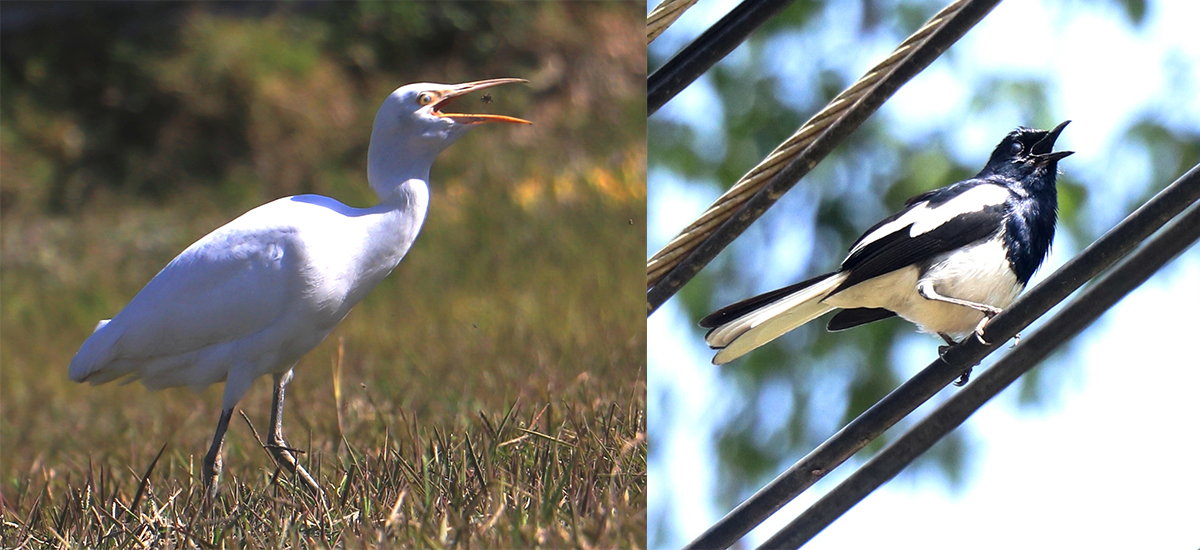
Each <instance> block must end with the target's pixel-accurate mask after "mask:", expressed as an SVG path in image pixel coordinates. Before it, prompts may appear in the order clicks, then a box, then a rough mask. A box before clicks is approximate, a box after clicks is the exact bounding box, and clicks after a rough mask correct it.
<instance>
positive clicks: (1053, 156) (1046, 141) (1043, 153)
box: [1030, 120, 1075, 161]
mask: <svg viewBox="0 0 1200 550" xmlns="http://www.w3.org/2000/svg"><path fill="white" fill-rule="evenodd" d="M1070 123H1071V121H1069V120H1066V121H1063V123H1062V124H1059V125H1058V126H1055V127H1054V129H1053V130H1050V132H1049V133H1047V134H1046V137H1044V138H1042V139H1040V140H1038V142H1037V143H1035V144H1033V149H1032V150H1031V151H1030V152H1031V153H1032V154H1033V156H1035V157H1037V158H1038V159H1039V160H1043V161H1056V160H1059V159H1061V158H1065V157H1069V156H1071V155H1073V154H1075V151H1057V152H1055V151H1054V142H1055V140H1057V139H1058V134H1061V133H1062V131H1063V128H1066V127H1067V125H1068V124H1070Z"/></svg>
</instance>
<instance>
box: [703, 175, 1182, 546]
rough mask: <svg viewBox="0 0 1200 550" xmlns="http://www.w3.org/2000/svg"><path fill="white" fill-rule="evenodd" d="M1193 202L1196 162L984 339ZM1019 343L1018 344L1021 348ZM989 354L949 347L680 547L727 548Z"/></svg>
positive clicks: (1059, 294) (1043, 307) (1032, 312)
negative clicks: (697, 536)
mask: <svg viewBox="0 0 1200 550" xmlns="http://www.w3.org/2000/svg"><path fill="white" fill-rule="evenodd" d="M1198 200H1200V165H1197V166H1195V167H1192V169H1191V170H1189V171H1188V172H1187V173H1186V174H1184V175H1183V176H1181V177H1180V178H1179V179H1177V180H1175V181H1174V182H1173V183H1171V185H1168V186H1167V187H1166V188H1165V189H1163V190H1162V191H1159V192H1158V193H1157V194H1156V195H1155V196H1154V197H1153V198H1151V199H1150V200H1149V201H1147V202H1146V203H1145V204H1143V205H1142V206H1141V208H1138V209H1137V210H1136V211H1134V212H1133V213H1132V214H1130V215H1129V216H1127V217H1126V218H1125V219H1124V220H1122V221H1121V222H1120V223H1118V224H1117V225H1116V226H1115V227H1113V228H1112V229H1111V230H1109V231H1108V232H1107V233H1105V234H1104V235H1102V236H1101V237H1100V238H1099V239H1096V241H1095V242H1093V243H1092V244H1091V245H1089V246H1088V247H1087V248H1086V249H1084V250H1083V251H1082V252H1080V253H1079V255H1078V256H1076V257H1075V258H1072V259H1071V260H1070V261H1068V262H1067V263H1066V264H1065V265H1063V266H1062V267H1061V268H1059V269H1058V271H1055V272H1054V273H1053V274H1052V275H1050V276H1049V277H1047V278H1046V279H1045V280H1044V281H1042V283H1040V284H1039V285H1037V286H1036V287H1034V288H1033V289H1031V290H1030V291H1029V292H1026V293H1025V294H1024V295H1023V296H1022V297H1021V298H1020V299H1018V300H1017V301H1016V302H1015V303H1013V304H1012V305H1011V306H1009V307H1008V308H1007V309H1006V310H1004V312H1003V313H1001V314H1000V315H998V316H997V317H996V318H995V319H992V321H991V322H989V323H988V325H987V328H986V330H985V337H986V338H987V340H988V341H990V342H996V343H997V344H999V343H1001V342H1006V341H1008V339H1009V338H1012V336H1013V335H1014V334H1016V333H1017V332H1018V331H1020V330H1022V329H1024V328H1025V327H1026V326H1028V325H1029V324H1030V323H1031V322H1033V320H1034V319H1037V318H1038V317H1040V316H1042V315H1044V314H1045V313H1046V312H1047V311H1049V310H1050V309H1051V308H1053V307H1054V306H1055V305H1057V304H1058V303H1059V302H1061V301H1062V300H1063V299H1064V298H1066V297H1067V296H1068V295H1070V294H1071V293H1072V292H1074V291H1075V290H1076V289H1078V288H1079V287H1080V286H1082V285H1083V284H1084V283H1085V282H1087V281H1089V280H1091V279H1092V278H1094V277H1095V276H1096V275H1098V274H1100V273H1101V272H1102V271H1104V270H1105V269H1107V268H1108V267H1109V266H1111V265H1112V264H1113V263H1115V262H1116V261H1117V260H1118V259H1120V258H1121V257H1123V256H1125V255H1126V254H1128V253H1129V252H1130V251H1132V250H1133V249H1134V248H1136V247H1137V245H1138V243H1140V242H1142V241H1144V240H1145V239H1146V238H1147V237H1149V236H1150V235H1152V234H1153V233H1154V232H1155V231H1158V229H1160V228H1161V227H1162V226H1163V225H1164V224H1166V223H1167V222H1168V221H1170V220H1171V219H1172V218H1174V217H1175V216H1177V215H1178V214H1179V213H1180V212H1182V211H1183V210H1184V209H1185V208H1187V206H1188V205H1189V204H1192V203H1194V202H1196V201H1198ZM1022 345H1024V342H1023V343H1022ZM994 349H996V347H995V346H992V347H987V346H984V345H983V344H981V343H979V342H978V341H977V340H976V339H974V338H968V339H967V340H966V341H965V342H963V343H962V344H959V345H957V346H954V347H953V348H951V349H950V350H949V351H947V352H946V354H945V360H944V361H942V360H937V361H934V362H933V363H931V364H930V365H929V366H927V367H925V369H923V370H922V371H921V372H920V373H918V374H917V375H916V376H914V377H912V378H911V379H909V380H908V381H906V382H905V383H904V384H902V385H900V386H899V387H898V388H896V389H895V390H893V391H892V392H891V393H889V394H888V395H887V396H885V397H884V398H883V399H880V400H879V402H877V403H876V404H875V405H873V406H872V407H871V408H870V409H867V410H866V411H865V412H863V413H862V414H861V415H859V416H858V418H855V419H854V420H853V421H851V422H850V423H849V424H847V425H846V427H844V428H842V429H841V430H840V431H838V432H837V433H836V434H834V435H833V436H831V437H830V438H829V439H827V440H825V442H824V443H822V444H821V445H820V446H818V447H817V448H816V449H813V451H812V452H810V453H809V454H808V455H807V456H805V457H804V458H803V459H801V460H800V461H799V462H797V463H796V464H795V465H793V466H792V467H791V468H788V470H787V471H785V472H784V473H782V474H780V475H779V477H777V478H775V480H773V481H772V482H771V483H769V484H767V485H766V486H765V487H763V488H762V489H760V490H759V491H758V492H757V493H755V494H754V495H753V496H751V497H750V498H748V499H746V501H745V502H743V503H742V504H740V505H738V507H737V508H735V509H734V510H733V511H732V512H730V513H729V514H727V515H726V516H725V517H724V518H721V520H720V521H718V522H717V523H715V524H714V525H713V526H712V527H710V528H709V529H708V531H706V532H705V533H704V534H702V535H700V537H699V538H697V539H696V540H694V541H692V542H691V544H689V545H688V546H686V547H685V548H689V549H698V548H728V547H730V546H732V545H733V544H734V543H735V542H737V541H738V540H739V539H741V538H742V537H744V536H746V533H749V532H750V531H751V530H752V529H754V528H755V527H757V526H758V525H759V524H760V523H762V522H763V520H765V519H766V518H767V517H769V516H770V515H771V514H774V513H775V512H776V511H778V510H779V509H780V508H782V507H783V506H784V505H785V504H787V503H788V502H791V501H792V499H794V498H796V496H798V495H799V494H800V493H801V492H803V491H804V490H805V489H808V488H809V487H811V486H812V485H813V484H814V483H816V482H817V480H819V479H821V478H822V477H824V475H825V474H827V473H828V472H829V471H830V470H832V469H834V468H836V467H837V466H838V465H840V464H842V463H843V462H844V461H845V460H846V459H848V458H850V457H851V456H852V455H854V453H856V452H858V451H859V450H861V449H862V448H863V447H865V446H866V445H867V444H868V443H869V442H871V441H873V440H874V439H875V438H877V437H879V435H880V434H882V433H883V432H884V431H886V430H888V429H889V428H891V427H892V426H894V425H895V424H896V423H897V422H898V421H899V420H900V419H901V418H903V417H905V416H907V415H908V414H909V413H911V412H912V411H913V410H916V408H917V407H919V406H920V405H921V404H922V403H924V402H925V401H927V400H928V399H929V398H930V397H932V396H933V395H934V394H935V393H937V392H938V391H940V390H941V389H942V388H944V387H946V385H948V384H949V383H950V382H951V381H953V380H954V379H955V378H957V377H958V376H959V374H961V373H962V372H963V370H964V369H965V367H966V365H974V364H976V363H978V362H979V361H980V360H981V359H982V358H983V357H984V356H986V355H987V354H988V353H991V351H993V350H994Z"/></svg>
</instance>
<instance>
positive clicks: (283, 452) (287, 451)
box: [265, 443, 324, 496]
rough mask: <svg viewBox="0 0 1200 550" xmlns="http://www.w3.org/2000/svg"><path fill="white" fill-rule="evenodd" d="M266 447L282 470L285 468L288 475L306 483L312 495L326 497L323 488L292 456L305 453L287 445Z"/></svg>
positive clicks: (270, 444) (268, 445)
mask: <svg viewBox="0 0 1200 550" xmlns="http://www.w3.org/2000/svg"><path fill="white" fill-rule="evenodd" d="M265 447H266V448H267V451H269V452H270V453H271V457H272V458H274V459H275V463H276V464H278V465H279V467H280V468H283V469H285V470H287V471H288V473H290V474H293V475H295V476H297V477H299V478H300V481H301V482H303V483H304V486H305V487H307V488H308V490H309V491H311V492H312V494H314V495H317V496H323V495H324V492H323V491H321V486H320V485H318V484H317V481H316V480H315V479H313V478H312V476H311V475H309V474H308V470H305V469H304V466H301V465H300V463H299V462H298V461H297V460H296V457H295V455H293V454H292V453H293V452H295V453H299V454H302V453H303V452H304V451H300V450H298V449H293V448H291V447H288V446H287V444H286V443H269V444H267V445H265Z"/></svg>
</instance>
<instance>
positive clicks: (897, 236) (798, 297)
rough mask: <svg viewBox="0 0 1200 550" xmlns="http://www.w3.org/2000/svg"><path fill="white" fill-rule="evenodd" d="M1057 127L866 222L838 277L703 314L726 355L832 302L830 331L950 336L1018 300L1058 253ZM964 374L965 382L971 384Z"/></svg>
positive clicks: (1032, 133) (1004, 146) (1022, 132)
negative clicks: (897, 322)
mask: <svg viewBox="0 0 1200 550" xmlns="http://www.w3.org/2000/svg"><path fill="white" fill-rule="evenodd" d="M1069 122H1070V121H1069V120H1068V121H1067V122H1063V123H1062V124H1059V125H1058V126H1056V127H1055V128H1054V129H1053V130H1050V131H1048V132H1047V131H1045V130H1034V129H1030V128H1017V129H1016V130H1014V131H1012V132H1011V133H1009V134H1008V136H1006V137H1005V138H1004V141H1001V142H1000V145H998V146H996V150H995V151H993V152H992V156H991V158H989V159H988V163H987V166H984V167H983V170H981V171H980V172H979V174H977V175H976V176H975V177H973V178H971V179H968V180H964V181H960V182H958V183H954V184H951V185H948V186H946V187H943V188H941V189H935V190H933V191H929V192H926V193H922V194H920V195H917V196H915V197H913V198H911V199H908V201H907V202H905V203H904V205H905V208H904V209H903V210H901V211H900V212H897V213H896V214H893V215H892V216H890V217H887V218H885V219H884V220H883V221H880V222H879V223H877V224H875V226H874V227H872V228H871V229H868V230H867V232H866V233H864V234H863V236H861V237H859V238H858V241H856V242H855V243H854V246H852V247H851V248H850V254H849V255H848V256H846V259H845V260H844V261H843V262H842V267H841V269H839V270H838V271H835V272H833V273H827V274H825V275H821V276H819V277H814V278H812V279H809V280H807V281H804V282H801V283H797V284H794V285H791V286H788V287H784V288H781V289H779V290H775V291H772V292H768V293H766V294H762V295H759V296H755V297H753V298H750V299H747V300H743V301H741V302H738V303H736V304H733V305H730V306H726V307H724V308H722V309H720V310H718V311H716V312H714V313H712V314H710V315H709V316H707V317H705V318H704V319H702V320H701V321H700V326H702V327H705V328H708V329H711V330H709V331H708V334H707V335H706V336H705V337H704V340H705V341H706V342H708V345H709V346H710V347H712V348H713V349H716V350H720V351H718V352H717V354H716V356H715V357H713V363H714V364H717V365H720V364H723V363H728V362H729V361H732V360H734V359H737V358H738V357H741V356H742V355H745V354H746V353H749V352H750V351H751V350H753V349H755V348H757V347H759V346H762V345H764V344H766V343H767V342H770V341H771V340H774V339H776V338H778V337H780V336H782V335H783V334H784V333H786V332H788V331H790V330H792V329H794V328H796V327H798V326H800V325H803V324H804V323H807V322H809V321H812V320H813V319H816V318H817V317H819V316H821V315H823V314H825V313H826V312H828V311H830V310H833V309H839V308H840V309H841V310H842V311H840V312H838V314H837V315H834V316H833V318H832V319H830V320H829V330H830V331H838V330H845V329H848V328H851V327H856V326H858V325H862V324H866V323H870V322H872V321H878V320H881V319H886V318H888V317H892V316H894V315H899V316H901V317H903V318H905V319H907V320H909V321H912V322H913V323H916V325H917V326H918V327H919V328H920V330H921V331H922V332H927V333H932V334H937V335H939V336H941V337H942V339H943V340H945V341H946V343H947V344H954V343H955V341H954V340H953V338H955V337H958V338H961V337H965V336H967V335H969V334H970V333H971V332H972V331H974V332H975V333H976V334H977V335H979V338H980V340H981V341H982V333H983V327H984V325H985V324H986V323H987V320H988V319H991V318H992V317H994V316H995V315H996V314H997V313H999V312H1000V310H1001V308H1005V307H1008V305H1009V304H1011V303H1012V302H1013V300H1015V299H1016V297H1017V295H1018V294H1020V293H1021V291H1022V290H1024V289H1025V285H1026V284H1027V283H1029V278H1030V277H1032V276H1033V272H1034V271H1036V270H1037V268H1038V266H1040V265H1041V264H1042V261H1043V260H1045V259H1046V254H1047V253H1048V252H1049V251H1050V241H1051V240H1053V239H1054V223H1055V221H1056V218H1057V210H1058V192H1057V190H1056V189H1055V187H1054V180H1055V176H1056V175H1057V171H1058V161H1059V160H1060V159H1062V158H1063V157H1066V156H1068V155H1070V154H1072V153H1073V151H1058V152H1054V151H1053V149H1054V141H1055V140H1056V139H1057V138H1058V134H1059V133H1060V132H1062V130H1063V128H1064V127H1066V125H1067V123H1069ZM964 381H965V380H964Z"/></svg>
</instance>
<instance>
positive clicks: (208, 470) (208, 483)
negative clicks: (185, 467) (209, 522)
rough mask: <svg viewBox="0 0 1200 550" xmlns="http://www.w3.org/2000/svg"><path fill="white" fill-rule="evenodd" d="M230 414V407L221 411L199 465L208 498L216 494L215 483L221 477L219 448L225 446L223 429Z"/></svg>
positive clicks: (226, 425)
mask: <svg viewBox="0 0 1200 550" xmlns="http://www.w3.org/2000/svg"><path fill="white" fill-rule="evenodd" d="M232 416H233V409H232V408H229V409H225V410H223V411H221V419H220V420H219V421H217V433H216V434H215V435H213V442H212V447H209V448H208V454H206V455H204V463H203V464H202V465H201V472H202V474H203V476H204V495H205V497H207V498H209V499H214V498H216V496H217V484H218V483H219V482H220V479H221V467H222V460H221V449H222V448H223V447H224V446H225V430H228V429H229V419H230V417H232Z"/></svg>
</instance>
